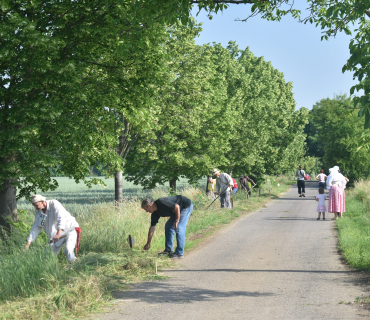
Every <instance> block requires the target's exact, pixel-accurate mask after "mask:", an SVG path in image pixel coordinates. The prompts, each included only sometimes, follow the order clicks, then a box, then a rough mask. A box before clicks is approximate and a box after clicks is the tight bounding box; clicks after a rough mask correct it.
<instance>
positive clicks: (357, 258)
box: [337, 181, 370, 271]
mask: <svg viewBox="0 0 370 320" xmlns="http://www.w3.org/2000/svg"><path fill="white" fill-rule="evenodd" d="M337 227H338V237H339V248H340V250H341V251H342V254H343V257H344V258H345V259H346V261H347V262H348V263H349V265H350V266H351V267H354V268H356V269H359V270H367V271H370V181H360V182H358V183H356V184H355V187H354V188H353V189H352V190H346V212H345V213H344V214H343V218H341V219H338V220H337Z"/></svg>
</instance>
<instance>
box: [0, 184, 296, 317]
mask: <svg viewBox="0 0 370 320" xmlns="http://www.w3.org/2000/svg"><path fill="white" fill-rule="evenodd" d="M288 181H289V180H287V179H284V178H279V179H278V180H275V179H272V178H270V179H269V180H268V181H267V184H266V185H265V186H264V187H263V188H262V193H261V195H260V196H259V195H258V192H253V194H252V197H250V198H247V196H246V193H243V192H240V191H239V192H238V193H237V194H236V195H235V196H234V208H233V209H232V210H228V209H220V208H219V207H220V202H219V200H216V201H215V202H214V203H213V204H212V206H211V207H210V208H208V209H207V207H208V205H209V204H210V203H211V202H212V199H209V198H208V197H207V196H206V195H205V194H204V192H203V191H200V190H199V189H195V188H188V189H186V190H185V191H183V192H182V194H183V195H184V196H187V197H188V198H190V199H191V200H192V202H193V203H194V210H193V213H192V215H191V217H190V220H189V223H188V227H187V234H186V248H185V253H186V251H188V250H190V249H191V248H193V247H195V246H196V245H198V244H199V243H200V242H201V240H202V239H203V238H204V237H206V236H208V235H209V234H211V233H213V232H214V231H215V230H217V229H218V228H219V227H220V226H222V225H225V224H228V223H230V222H231V221H233V220H235V219H236V218H238V217H239V216H241V215H244V214H246V213H249V212H253V211H255V210H257V209H259V208H261V207H262V206H263V205H264V204H265V203H267V202H269V201H270V200H271V199H274V198H277V196H278V195H279V194H280V193H282V192H285V191H286V190H287V189H288V188H289V182H288ZM290 181H291V180H290ZM278 183H279V184H280V186H278ZM287 183H288V184H287ZM162 196H166V194H165V193H164V192H163V191H161V192H157V193H153V198H154V199H157V198H159V197H162ZM140 204H141V203H140V200H139V199H136V200H128V201H126V202H125V203H124V204H123V205H122V207H120V208H116V207H114V206H109V205H107V204H105V205H103V204H101V205H96V206H93V207H92V208H91V209H89V212H84V213H83V214H80V215H79V216H78V221H79V224H80V226H81V229H82V234H81V235H82V238H81V248H80V252H79V256H78V261H76V262H75V263H73V264H68V263H67V262H66V260H65V257H64V255H63V250H61V253H60V254H59V255H58V257H55V256H54V255H53V254H51V253H50V252H49V250H46V249H47V244H46V242H45V241H44V242H42V241H39V242H38V243H35V244H33V245H32V246H31V249H30V250H28V251H24V249H23V247H22V246H20V245H19V243H22V242H23V243H24V239H20V238H19V237H21V238H22V237H26V234H25V233H23V234H22V233H20V234H17V233H14V234H15V236H17V237H18V239H16V240H15V241H13V240H14V239H8V241H5V240H0V248H2V250H1V251H0V319H4V320H5V319H31V320H32V319H71V318H75V317H76V316H82V315H86V314H87V313H89V312H93V311H99V310H101V309H102V307H104V306H106V305H107V304H109V303H111V302H112V301H113V300H114V292H116V291H119V290H124V289H125V288H127V285H128V284H130V283H133V282H138V281H144V280H155V279H160V278H161V276H160V275H158V274H157V273H156V269H157V268H158V270H159V271H160V270H161V269H163V268H168V267H172V266H173V265H174V263H173V261H171V260H170V259H169V258H167V257H158V255H157V253H158V252H160V251H162V250H163V249H164V224H165V222H166V221H167V219H166V218H162V219H160V220H159V223H158V225H157V227H156V232H155V235H154V238H153V241H152V245H151V249H150V251H149V252H144V251H142V247H143V246H144V244H145V243H146V240H147V233H148V229H149V226H150V215H149V214H147V213H146V212H145V211H144V210H142V209H140ZM129 234H130V235H132V236H133V237H134V238H135V241H136V245H135V246H134V248H133V249H130V248H129V245H128V242H127V237H128V235H129ZM12 243H13V244H14V245H12ZM4 248H6V250H4Z"/></svg>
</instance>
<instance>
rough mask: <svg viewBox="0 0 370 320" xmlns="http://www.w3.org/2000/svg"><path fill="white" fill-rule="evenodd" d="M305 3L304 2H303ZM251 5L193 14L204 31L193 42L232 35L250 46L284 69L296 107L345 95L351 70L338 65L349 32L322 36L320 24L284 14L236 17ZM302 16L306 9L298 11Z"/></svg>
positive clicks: (343, 56)
mask: <svg viewBox="0 0 370 320" xmlns="http://www.w3.org/2000/svg"><path fill="white" fill-rule="evenodd" d="M301 5H303V7H301V8H300V9H304V8H305V6H304V5H305V4H304V3H301ZM249 10H250V5H230V7H229V8H228V9H227V10H224V12H223V13H218V14H217V15H213V19H212V20H209V19H208V17H207V15H206V12H205V11H204V10H203V11H201V12H200V13H199V15H198V16H196V13H197V10H193V12H192V13H193V16H194V17H195V19H196V20H197V21H198V22H202V23H203V26H202V28H203V32H202V33H201V35H200V37H198V38H197V39H196V43H197V44H200V45H201V44H204V43H212V42H216V43H221V44H222V45H223V46H224V47H226V46H227V44H228V42H229V41H236V43H237V44H238V45H239V48H240V49H245V48H246V47H250V50H251V51H252V52H253V54H254V55H256V56H258V57H260V56H263V57H264V58H265V60H266V61H271V63H272V65H273V66H274V67H275V68H276V69H278V70H279V71H280V72H282V73H283V74H284V77H285V80H286V82H293V93H294V98H295V100H296V102H297V106H296V108H297V109H298V108H301V107H306V108H309V109H311V108H312V106H313V105H314V104H315V103H316V102H318V101H320V100H321V99H324V98H333V96H334V94H344V93H346V94H347V95H349V89H350V87H351V86H352V85H354V84H355V83H356V81H355V80H353V77H352V74H351V73H349V72H346V73H344V74H343V73H342V67H343V65H344V64H345V63H346V61H347V59H348V58H349V49H348V45H349V41H350V39H351V36H348V35H345V34H339V35H337V36H336V37H335V38H331V39H330V40H329V41H326V40H323V41H321V35H322V30H321V29H320V28H318V27H315V26H314V25H311V24H302V23H299V22H298V21H297V20H294V19H293V18H291V17H288V16H286V17H285V18H283V19H282V21H280V22H270V21H265V20H263V19H261V18H260V17H259V16H256V17H253V18H250V19H249V20H248V21H247V22H238V21H235V19H236V18H240V19H243V18H246V17H247V16H248V15H249V12H250V11H249ZM304 16H306V15H305V14H304V13H303V14H302V15H301V17H304Z"/></svg>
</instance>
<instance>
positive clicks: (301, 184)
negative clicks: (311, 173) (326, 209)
mask: <svg viewBox="0 0 370 320" xmlns="http://www.w3.org/2000/svg"><path fill="white" fill-rule="evenodd" d="M305 175H306V173H305V172H304V170H302V166H299V170H297V172H296V173H295V176H296V177H297V186H298V194H299V196H300V197H305V193H306V190H305V189H306V186H305V181H304V176H305Z"/></svg>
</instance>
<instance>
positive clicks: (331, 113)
mask: <svg viewBox="0 0 370 320" xmlns="http://www.w3.org/2000/svg"><path fill="white" fill-rule="evenodd" d="M343 105H346V106H349V107H351V106H353V101H352V100H351V99H350V98H348V97H346V96H345V95H337V96H335V97H334V99H322V100H321V101H320V102H318V103H317V104H315V106H314V107H313V108H312V110H311V111H310V123H311V125H312V127H313V128H314V129H315V130H314V135H315V139H316V140H318V141H319V142H320V144H321V145H322V146H323V150H324V155H323V157H322V163H323V166H324V169H325V170H326V171H327V170H328V169H329V168H331V167H333V166H334V165H338V166H339V168H340V169H341V171H342V172H344V174H345V175H346V176H347V177H348V178H349V179H350V180H351V181H352V182H353V181H354V180H357V179H361V178H368V177H369V176H370V163H369V161H368V159H369V151H368V150H367V149H366V148H360V146H361V144H362V136H363V129H362V128H363V122H364V119H361V121H358V116H357V115H356V112H354V110H353V109H351V108H346V107H343Z"/></svg>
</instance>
